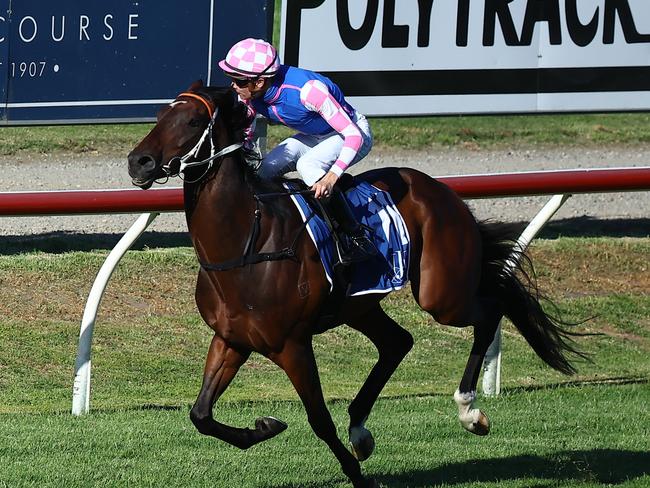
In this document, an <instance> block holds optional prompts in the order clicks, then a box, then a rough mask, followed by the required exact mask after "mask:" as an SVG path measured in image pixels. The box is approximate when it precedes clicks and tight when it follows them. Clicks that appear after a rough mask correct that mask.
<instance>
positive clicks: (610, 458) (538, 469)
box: [378, 449, 650, 488]
mask: <svg viewBox="0 0 650 488" xmlns="http://www.w3.org/2000/svg"><path fill="white" fill-rule="evenodd" d="M646 475H650V453H648V452H642V451H625V450H618V449H594V450H590V451H560V452H557V453H554V454H551V455H548V456H535V455H521V456H512V457H506V458H498V459H481V460H476V461H466V462H462V463H454V464H446V465H443V466H440V467H439V468H436V469H433V470H431V471H412V472H408V473H405V474H403V475H387V476H379V477H378V481H380V482H381V483H382V484H385V485H387V486H390V487H391V488H392V487H400V486H409V487H412V488H418V487H429V486H435V485H441V484H443V483H444V484H445V485H447V486H450V485H451V486H453V485H457V484H464V483H499V482H502V481H516V480H527V479H529V480H531V482H532V480H533V479H535V480H539V481H541V482H542V483H543V482H544V481H549V482H550V483H549V486H557V485H558V483H560V484H561V483H562V482H567V483H571V485H572V486H574V485H575V484H577V483H580V482H583V483H589V484H593V483H600V484H607V485H616V484H621V483H623V482H626V481H630V480H634V479H637V478H641V477H642V476H646ZM535 486H540V485H537V484H536V485H535ZM542 486H543V485H542Z"/></svg>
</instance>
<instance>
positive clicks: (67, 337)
mask: <svg viewBox="0 0 650 488" xmlns="http://www.w3.org/2000/svg"><path fill="white" fill-rule="evenodd" d="M532 251H533V258H534V259H535V262H536V263H537V265H538V266H537V268H538V271H539V279H540V282H541V284H542V286H543V288H545V289H547V290H550V291H551V294H552V296H553V298H554V299H555V300H556V301H558V303H559V305H560V307H561V309H562V310H563V312H564V313H565V314H566V315H567V317H568V318H569V319H572V320H579V319H583V318H586V317H594V318H593V319H592V320H591V321H589V322H587V323H585V324H583V325H582V326H581V330H584V331H587V332H599V333H602V334H603V335H599V336H590V337H584V338H582V339H580V341H579V342H580V346H581V348H582V349H583V350H585V351H587V352H589V353H591V354H592V355H593V363H580V364H578V369H579V374H578V375H577V376H576V377H572V378H567V377H564V376H561V375H559V374H558V373H555V372H554V371H552V370H550V369H549V368H548V367H546V366H544V365H543V364H542V363H541V362H540V361H539V359H537V358H536V357H535V355H534V353H533V352H532V350H531V349H530V347H528V346H527V345H526V344H525V343H524V341H523V339H522V338H521V337H520V336H519V334H517V333H516V332H515V331H513V330H512V327H511V326H510V325H508V324H506V326H505V329H504V330H505V332H504V356H503V373H502V380H503V383H502V385H503V389H504V394H503V395H502V396H500V397H498V398H480V400H479V402H480V406H481V408H483V409H484V410H485V412H486V413H487V414H488V415H489V416H490V418H491V421H492V424H493V430H492V433H491V434H490V436H488V437H487V438H478V437H474V436H472V435H471V434H468V433H465V432H464V431H463V430H462V428H461V427H460V425H459V424H458V420H457V417H456V406H455V404H454V403H453V401H452V398H451V395H452V393H453V391H454V390H455V388H456V386H457V383H458V381H459V379H460V376H461V374H462V370H463V367H464V363H465V360H466V358H467V354H468V350H469V347H470V342H471V330H458V329H453V328H449V327H442V326H439V325H436V324H434V323H433V321H432V320H431V318H430V317H429V316H427V315H426V314H424V313H422V312H421V311H419V310H418V309H417V308H416V307H414V305H413V301H412V299H411V298H410V297H409V295H408V293H406V292H405V293H397V294H394V295H392V296H390V297H389V298H388V299H387V300H386V301H385V304H386V309H387V311H388V313H389V314H391V315H392V316H393V317H394V318H395V319H396V320H397V321H398V322H400V323H402V324H404V325H406V326H407V327H408V329H409V331H410V332H411V333H412V334H413V335H414V337H415V340H416V344H415V347H414V349H413V351H411V353H410V354H409V355H408V356H407V358H406V360H405V361H404V363H403V364H402V365H401V366H400V368H399V369H398V371H397V373H396V374H395V376H394V378H393V379H391V381H390V382H389V384H388V385H387V387H386V389H385V391H384V394H383V395H382V397H381V399H380V401H379V402H378V404H377V405H376V407H375V409H374V410H373V414H372V415H371V417H370V419H369V422H368V427H369V428H370V429H371V430H372V431H373V433H374V434H375V438H376V441H377V450H376V453H375V454H374V455H373V457H372V458H371V459H369V460H368V461H367V462H366V463H364V467H363V468H364V472H365V473H367V474H368V475H371V476H375V477H376V478H377V479H378V480H380V482H381V483H382V485H383V486H387V487H429V486H454V487H476V486H479V487H506V488H510V487H522V488H524V487H539V488H546V487H579V488H587V487H589V488H591V487H601V486H612V485H615V486H621V487H626V488H628V487H643V486H650V467H649V466H650V454H648V453H649V451H650V440H649V439H650V437H649V436H648V427H647V405H648V402H649V401H650V386H649V383H648V380H649V378H650V359H649V357H650V355H649V354H648V353H649V351H650V293H648V276H647V256H648V255H649V253H650V239H604V238H599V239H566V238H563V239H557V240H553V241H538V242H537V243H536V244H535V246H534V247H533V249H532ZM106 254H107V251H105V250H97V251H90V252H72V253H66V252H63V253H42V252H30V253H22V254H15V255H12V256H0V288H1V289H2V290H3V300H2V301H1V302H0V317H2V318H0V345H1V347H0V487H5V486H7V487H14V486H17V487H23V486H25V487H32V486H34V487H35V486H39V487H43V486H46V487H59V486H66V487H76V486H171V487H174V486H179V487H180V486H206V487H207V486H213V487H231V486H242V487H269V488H270V487H277V488H280V487H283V488H289V487H293V488H297V487H310V488H315V487H343V486H349V485H347V484H346V481H345V478H344V476H343V475H342V473H341V471H340V469H339V467H338V464H337V463H336V461H335V459H334V457H333V456H332V455H331V454H330V453H329V451H328V449H327V448H326V447H325V446H324V445H323V444H322V443H321V442H320V441H319V440H318V439H317V438H316V437H315V436H314V435H313V433H312V432H311V430H310V428H309V426H308V424H307V421H306V416H305V413H304V410H303V408H302V406H301V404H300V403H299V402H298V401H297V397H296V394H295V392H294V391H293V388H292V387H291V385H290V383H289V381H288V380H287V379H286V377H285V376H284V374H283V373H282V372H281V371H280V370H279V369H278V368H277V367H275V366H274V365H273V364H271V363H270V362H269V361H268V360H266V359H264V358H262V357H260V356H259V355H253V357H252V358H251V359H250V360H249V362H248V363H247V364H246V365H245V366H244V367H243V368H242V370H241V371H240V373H239V374H238V376H237V377H236V378H235V381H234V382H233V384H232V385H231V386H230V388H229V389H228V390H227V392H226V394H225V395H224V396H223V398H222V399H221V400H220V401H219V403H218V405H217V408H216V415H217V418H218V419H219V420H221V421H223V422H226V423H228V424H231V425H237V426H241V427H245V426H249V427H250V426H252V425H253V420H254V419H255V418H256V417H258V416H263V415H273V416H276V417H278V418H281V419H283V420H285V421H286V422H288V424H289V429H288V430H287V431H286V432H284V433H283V434H282V435H280V436H278V437H277V438H275V439H272V440H271V441H268V442H267V443H264V444H262V445H259V446H256V447H254V448H252V449H251V450H249V451H246V452H241V451H239V450H237V449H235V448H232V447H229V446H227V445H225V444H224V443H222V442H219V441H216V440H214V439H210V438H206V437H204V436H201V435H200V434H198V433H197V432H196V431H195V429H194V427H193V426H192V424H191V422H190V421H189V418H188V411H189V408H190V405H191V404H192V403H193V401H194V399H195V397H196V394H197V392H198V390H199V387H200V379H201V373H202V367H203V361H204V358H205V353H206V351H207V346H208V342H209V340H210V332H209V331H208V329H207V327H206V326H205V325H204V324H203V323H202V321H201V320H200V318H199V317H198V315H197V314H196V312H195V307H194V304H193V298H192V290H193V286H194V280H195V273H196V263H195V257H194V255H193V251H192V250H191V249H189V248H180V249H144V250H140V251H131V252H129V253H127V255H126V256H125V258H124V260H123V262H122V263H121V265H120V266H119V267H118V269H117V270H116V272H115V274H114V275H113V279H112V281H111V283H110V284H109V287H108V289H107V293H106V296H105V297H104V300H103V302H102V305H101V307H100V314H99V317H98V321H97V325H96V331H95V337H94V344H93V383H92V387H93V392H92V402H91V409H92V412H91V415H89V416H86V417H82V418H73V417H72V416H71V415H70V414H69V410H70V403H71V387H72V368H73V362H74V356H75V349H76V344H77V338H78V333H79V322H80V318H81V312H82V309H83V304H84V300H85V298H86V295H87V293H88V289H89V288H90V284H91V282H92V279H93V278H94V274H95V273H96V272H97V270H98V269H99V267H100V266H101V263H102V259H103V257H104V256H105V255H106ZM583 266H587V267H586V268H584V267H583ZM644 266H646V267H644ZM315 349H316V354H317V359H318V363H319V366H320V372H321V380H322V384H323V389H324V391H325V395H326V398H327V399H328V406H329V408H330V409H331V411H332V414H333V417H334V420H335V423H336V425H337V426H338V428H339V433H340V436H341V437H342V438H344V437H345V429H346V426H347V414H346V409H347V405H348V403H349V400H350V399H351V398H352V397H353V396H354V395H355V394H356V392H357V391H358V389H359V387H360V385H361V383H362V382H363V380H364V378H365V375H366V374H367V373H368V371H369V370H370V368H371V367H372V365H373V364H374V361H375V360H376V353H375V352H374V350H373V348H372V346H371V345H370V344H369V342H368V341H367V340H366V339H364V338H363V337H361V336H360V335H359V334H358V333H356V332H354V331H352V330H350V329H348V328H346V327H340V328H338V329H335V330H333V331H330V332H327V333H325V334H322V335H320V336H318V337H317V338H316V339H315Z"/></svg>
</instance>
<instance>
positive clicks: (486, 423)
mask: <svg viewBox="0 0 650 488" xmlns="http://www.w3.org/2000/svg"><path fill="white" fill-rule="evenodd" d="M468 430H469V431H470V432H471V433H472V434H476V435H488V434H489V433H490V419H489V418H488V417H487V415H485V414H484V413H483V412H481V411H479V417H478V419H477V420H476V422H472V425H471V428H470V429H468Z"/></svg>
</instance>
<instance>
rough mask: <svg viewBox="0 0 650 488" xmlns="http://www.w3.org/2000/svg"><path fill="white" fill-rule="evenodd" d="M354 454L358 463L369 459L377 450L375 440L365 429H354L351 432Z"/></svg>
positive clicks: (351, 444)
mask: <svg viewBox="0 0 650 488" xmlns="http://www.w3.org/2000/svg"><path fill="white" fill-rule="evenodd" d="M349 436H350V446H351V449H350V450H351V451H352V454H353V455H354V457H355V458H357V461H359V462H362V461H365V460H366V459H368V458H369V457H370V456H371V455H372V452H373V451H374V450H375V439H374V438H373V437H372V434H371V433H370V431H369V430H368V429H366V428H365V427H352V428H350V431H349Z"/></svg>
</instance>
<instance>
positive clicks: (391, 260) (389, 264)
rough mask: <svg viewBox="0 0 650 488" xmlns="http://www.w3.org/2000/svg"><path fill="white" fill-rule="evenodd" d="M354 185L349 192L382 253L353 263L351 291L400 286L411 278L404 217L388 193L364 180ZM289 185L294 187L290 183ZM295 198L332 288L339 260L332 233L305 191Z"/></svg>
mask: <svg viewBox="0 0 650 488" xmlns="http://www.w3.org/2000/svg"><path fill="white" fill-rule="evenodd" d="M354 185H355V186H353V187H352V188H350V189H349V190H348V191H346V192H345V195H346V197H347V199H348V202H349V203H350V208H351V209H352V211H353V213H354V215H355V217H356V218H357V220H358V221H359V222H360V223H361V224H363V225H365V226H367V227H369V228H370V229H372V231H370V232H368V235H369V237H370V239H372V241H373V242H374V244H375V246H376V247H377V249H378V250H379V254H380V255H379V256H373V257H370V258H369V259H367V260H365V261H362V262H359V263H354V264H352V265H351V266H350V276H351V280H350V287H349V289H348V295H350V296H355V295H365V294H367V293H386V292H390V291H393V290H399V289H400V288H403V287H404V285H406V283H407V282H408V266H409V253H410V240H409V235H408V230H407V229H406V225H405V223H404V219H403V218H402V216H401V215H400V213H399V211H398V210H397V207H396V206H395V203H393V199H392V198H391V196H390V195H389V194H388V193H386V192H384V191H382V190H380V189H378V188H376V187H374V186H372V185H371V184H369V183H366V182H364V181H360V182H355V183H354ZM285 186H286V187H287V188H289V189H292V187H291V186H290V185H289V184H287V183H285ZM291 199H292V200H293V202H294V203H295V204H296V207H298V211H299V212H300V215H301V216H302V219H303V221H307V232H308V233H309V236H310V237H311V239H312V240H313V241H314V244H315V245H316V247H317V248H318V252H319V253H320V258H321V261H322V262H323V267H324V268H325V274H326V275H327V280H328V281H329V283H330V291H331V290H332V288H333V283H334V280H333V275H334V273H333V270H334V264H335V263H336V262H337V261H338V260H337V257H336V256H337V251H336V244H335V241H334V238H333V237H332V233H331V231H330V229H329V227H328V225H327V224H326V223H325V221H324V220H323V219H322V218H321V217H320V216H319V215H318V214H315V212H314V211H313V210H312V208H311V207H310V206H309V205H308V204H307V202H306V200H305V198H304V197H303V196H302V195H300V194H294V195H292V196H291Z"/></svg>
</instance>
